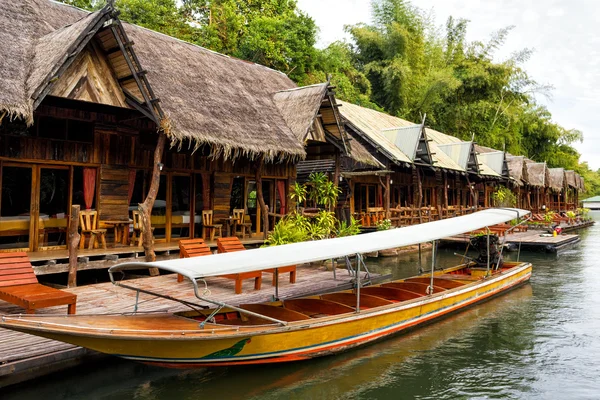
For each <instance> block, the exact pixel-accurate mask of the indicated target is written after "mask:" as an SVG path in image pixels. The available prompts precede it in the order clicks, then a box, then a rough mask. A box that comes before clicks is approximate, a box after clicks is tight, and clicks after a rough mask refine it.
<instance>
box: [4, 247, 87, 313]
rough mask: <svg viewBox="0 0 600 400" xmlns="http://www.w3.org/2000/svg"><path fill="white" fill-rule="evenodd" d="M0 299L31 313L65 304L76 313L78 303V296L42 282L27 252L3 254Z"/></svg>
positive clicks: (69, 311)
mask: <svg viewBox="0 0 600 400" xmlns="http://www.w3.org/2000/svg"><path fill="white" fill-rule="evenodd" d="M0 299H2V300H4V301H7V302H9V303H12V304H16V305H18V306H19V307H23V308H24V309H25V312H26V313H27V314H34V313H35V310H36V309H38V308H46V307H52V306H61V305H67V306H68V313H69V314H75V311H76V303H77V295H74V294H72V293H69V292H65V291H63V290H58V289H54V288H51V287H48V286H44V285H42V284H40V283H39V282H38V280H37V276H35V273H34V272H33V267H32V266H31V263H30V262H29V258H28V257H27V253H24V252H19V253H0Z"/></svg>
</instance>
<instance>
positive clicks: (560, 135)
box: [64, 0, 600, 196]
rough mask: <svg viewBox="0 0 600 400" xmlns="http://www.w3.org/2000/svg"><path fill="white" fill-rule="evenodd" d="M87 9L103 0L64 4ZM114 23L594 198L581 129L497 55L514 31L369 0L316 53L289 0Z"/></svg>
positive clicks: (171, 1)
mask: <svg viewBox="0 0 600 400" xmlns="http://www.w3.org/2000/svg"><path fill="white" fill-rule="evenodd" d="M64 2H66V3H70V4H73V5H76V6H79V7H82V8H86V9H94V8H98V7H101V6H102V5H103V4H104V1H102V0H64ZM116 6H117V8H118V9H119V10H120V11H121V18H122V19H123V20H125V21H129V22H132V23H135V24H138V25H141V26H145V27H147V28H149V29H153V30H156V31H159V32H162V33H165V34H167V35H170V36H174V37H177V38H180V39H182V40H186V41H188V42H191V43H195V44H198V45H200V46H204V47H206V48H209V49H211V50H214V51H218V52H220V53H224V54H227V55H231V56H234V57H238V58H241V59H245V60H249V61H252V62H256V63H260V64H263V65H266V66H268V67H271V68H274V69H277V70H280V71H282V72H285V73H286V74H287V75H288V76H289V77H290V78H291V79H293V80H294V81H296V82H298V83H299V84H300V85H306V84H311V83H318V82H323V81H325V80H326V79H327V77H328V76H330V77H331V80H332V83H333V84H334V85H335V86H336V87H337V96H338V97H339V98H341V99H343V100H346V101H349V102H353V103H356V104H360V105H362V106H365V107H371V108H374V109H377V110H380V111H385V112H387V113H389V114H392V115H395V116H398V117H401V118H405V119H407V120H410V121H420V120H421V118H422V116H423V115H424V114H426V115H427V124H428V125H429V126H431V127H432V128H433V129H436V130H439V131H441V132H444V133H447V134H451V135H454V136H457V137H459V138H461V139H464V140H470V139H471V138H472V137H474V138H475V140H476V141H477V142H478V143H479V144H481V145H483V146H489V147H493V148H496V149H505V150H506V151H508V152H510V153H513V154H523V155H526V156H527V157H529V158H531V159H534V160H537V161H546V162H547V163H548V166H549V167H563V168H566V169H574V170H575V171H577V172H578V173H579V174H580V175H581V176H583V177H584V178H585V182H586V189H587V193H588V194H589V195H590V196H591V195H594V194H600V171H592V170H590V168H589V167H588V165H587V163H585V162H582V163H580V162H579V153H578V152H577V150H576V149H575V148H574V147H573V146H572V145H573V144H574V143H576V142H580V141H582V140H583V133H582V132H580V131H578V130H575V129H568V128H567V127H562V126H560V125H559V124H557V123H555V122H554V121H553V120H552V115H551V113H550V111H549V110H548V109H547V108H546V106H545V105H543V104H541V103H540V102H539V101H538V99H539V98H540V96H550V95H551V91H552V87H551V86H548V85H545V84H540V83H538V82H536V81H535V80H534V79H533V78H532V77H531V76H529V74H528V73H527V71H525V70H524V68H523V65H524V63H525V62H526V61H527V60H528V58H529V57H530V56H531V53H532V50H530V49H527V48H525V49H523V50H522V51H520V52H517V53H514V54H513V55H512V56H511V57H509V58H508V59H506V60H498V59H497V58H496V57H495V54H496V52H497V51H498V49H500V48H501V47H502V46H503V44H504V42H505V40H506V38H507V37H508V35H509V34H510V30H511V27H507V28H505V29H502V30H500V31H498V32H496V33H495V34H494V35H492V37H491V38H489V39H488V40H487V41H474V42H469V41H467V40H466V32H467V29H468V21H466V20H464V19H454V18H449V19H448V20H447V21H446V23H445V25H444V26H442V27H440V26H437V25H436V24H435V23H434V21H433V19H432V17H431V15H430V14H429V13H427V12H425V11H423V10H421V9H419V8H418V7H416V6H415V5H413V4H412V3H410V2H408V1H404V0H375V1H373V3H372V11H373V12H372V17H373V18H372V22H371V23H370V24H357V25H353V26H348V27H347V31H348V33H349V34H350V37H351V41H350V42H345V41H338V42H334V43H332V44H331V45H329V46H328V47H327V48H325V49H317V48H316V47H315V43H316V38H317V27H316V24H315V22H314V21H313V19H312V18H311V17H309V16H308V15H307V14H306V13H304V12H302V11H300V10H299V9H298V6H297V3H296V1H295V0H284V1H281V0H262V1H255V0H254V1H253V0H181V1H176V0H117V1H116Z"/></svg>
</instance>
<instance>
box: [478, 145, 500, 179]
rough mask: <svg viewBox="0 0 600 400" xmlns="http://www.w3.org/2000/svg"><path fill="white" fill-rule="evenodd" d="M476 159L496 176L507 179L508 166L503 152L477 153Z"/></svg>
mask: <svg viewBox="0 0 600 400" xmlns="http://www.w3.org/2000/svg"><path fill="white" fill-rule="evenodd" d="M477 158H478V160H479V162H481V163H483V164H485V165H487V166H488V167H490V168H491V169H492V170H493V171H494V172H495V173H496V174H498V175H500V176H503V177H506V178H508V166H507V165H506V157H505V153H504V152H503V151H493V152H487V153H478V154H477Z"/></svg>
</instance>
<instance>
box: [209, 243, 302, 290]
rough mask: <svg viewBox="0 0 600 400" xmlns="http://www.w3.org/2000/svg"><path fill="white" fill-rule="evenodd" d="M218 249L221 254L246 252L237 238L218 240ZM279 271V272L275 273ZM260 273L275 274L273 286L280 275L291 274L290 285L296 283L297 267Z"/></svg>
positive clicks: (273, 269) (265, 270)
mask: <svg viewBox="0 0 600 400" xmlns="http://www.w3.org/2000/svg"><path fill="white" fill-rule="evenodd" d="M217 249H218V252H219V253H228V252H231V251H240V250H246V248H245V247H244V245H243V244H242V242H240V240H239V239H238V238H237V237H235V236H234V237H227V238H221V239H217ZM275 270H277V271H275ZM260 272H265V273H269V274H273V281H272V285H273V286H275V284H276V283H277V280H278V279H279V274H287V273H288V272H289V274H290V283H296V266H295V265H288V266H287V267H279V268H269V269H264V270H262V271H260Z"/></svg>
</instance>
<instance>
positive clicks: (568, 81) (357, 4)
mask: <svg viewBox="0 0 600 400" xmlns="http://www.w3.org/2000/svg"><path fill="white" fill-rule="evenodd" d="M413 4H415V5H418V6H419V7H420V8H421V9H424V10H425V11H428V12H429V11H433V13H434V14H435V17H436V23H437V25H443V24H444V23H445V21H446V19H447V18H448V16H450V15H452V16H453V17H455V18H465V19H468V20H470V23H469V27H468V31H467V39H468V40H469V41H473V40H482V41H487V39H489V37H490V35H491V33H492V32H494V31H497V30H498V29H501V28H504V27H507V26H509V25H514V26H515V28H514V29H513V30H512V32H511V33H510V36H509V38H508V40H507V42H506V44H505V45H504V47H503V49H502V51H501V52H499V53H498V56H497V58H498V60H501V59H503V58H505V57H508V55H510V54H511V53H513V52H515V51H518V50H521V49H523V48H525V47H527V48H532V49H534V51H535V52H534V54H533V55H532V57H531V59H530V60H529V61H528V62H527V63H526V64H525V69H526V70H527V71H528V73H529V75H530V76H531V77H532V78H533V79H535V80H536V81H537V82H538V83H542V84H550V85H552V86H553V87H554V90H553V91H552V98H551V99H546V98H545V97H539V98H538V100H539V101H540V102H543V103H544V104H546V105H547V106H548V108H549V110H550V111H551V112H552V115H553V119H554V121H556V122H557V123H559V124H561V125H562V126H564V127H565V128H568V129H572V128H575V129H579V130H581V131H582V132H583V134H584V142H583V143H578V144H576V145H575V147H576V148H577V149H578V150H579V151H580V152H581V153H582V157H581V158H582V160H583V161H587V162H588V163H589V164H590V167H591V168H593V169H598V168H600V132H598V130H597V129H596V126H597V125H598V123H597V120H596V119H597V118H598V115H599V114H600V112H599V111H600V70H599V67H600V52H599V47H600V2H597V1H595V0H571V1H566V0H418V1H416V0H415V1H413ZM298 5H299V7H300V9H302V10H303V11H305V12H307V13H308V14H309V15H310V16H311V17H313V18H314V20H315V21H316V23H317V25H318V26H319V29H320V33H319V44H318V45H319V47H326V46H327V45H328V44H329V43H331V42H333V41H336V40H340V39H343V38H346V39H348V36H347V35H346V34H345V32H344V25H352V24H356V23H359V22H365V23H369V22H371V16H370V1H369V0H298ZM540 161H542V160H540Z"/></svg>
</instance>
